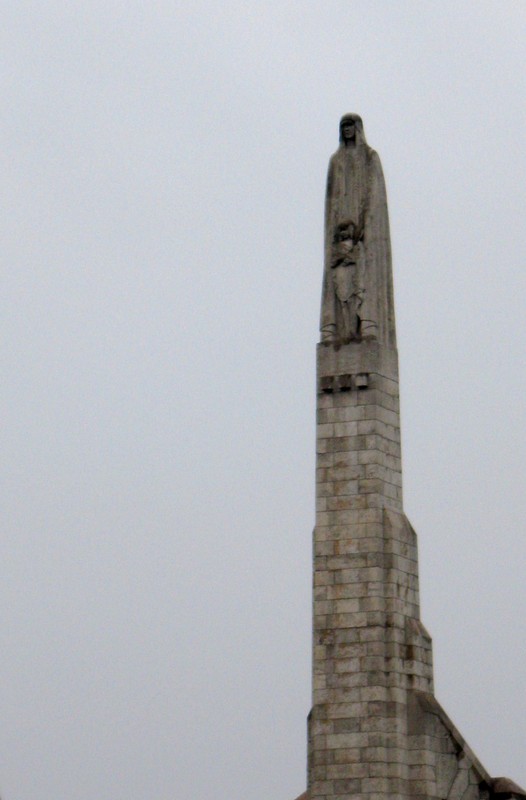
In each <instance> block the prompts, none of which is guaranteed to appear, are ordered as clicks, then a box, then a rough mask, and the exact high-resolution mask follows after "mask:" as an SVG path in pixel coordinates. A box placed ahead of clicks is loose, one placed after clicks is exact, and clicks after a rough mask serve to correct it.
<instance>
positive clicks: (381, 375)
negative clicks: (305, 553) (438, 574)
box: [298, 115, 526, 800]
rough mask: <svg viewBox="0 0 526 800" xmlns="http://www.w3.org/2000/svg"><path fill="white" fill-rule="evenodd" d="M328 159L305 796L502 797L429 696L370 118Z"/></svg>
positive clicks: (510, 790) (504, 791)
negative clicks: (366, 133) (366, 128)
mask: <svg viewBox="0 0 526 800" xmlns="http://www.w3.org/2000/svg"><path fill="white" fill-rule="evenodd" d="M340 131H341V144H340V148H339V150H338V152H337V153H336V154H335V155H334V156H333V158H332V159H331V164H330V168H329V180H328V188H327V204H326V248H325V271H324V288H323V298H322V322H321V330H322V342H321V343H320V344H319V345H318V348H317V383H316V386H317V414H316V420H317V431H316V441H317V445H316V450H317V469H316V527H315V529H314V543H313V547H314V575H313V587H314V588H313V664H312V671H313V690H312V698H313V702H312V710H311V712H310V714H309V722H308V790H307V793H306V794H305V795H302V796H301V797H300V798H298V800H350V798H351V797H352V799H353V800H409V798H413V800H479V798H480V800H497V798H502V800H504V798H511V797H516V798H521V800H526V794H525V793H524V792H523V791H522V790H521V789H520V788H519V787H517V786H516V785H515V784H512V782H511V781H507V780H506V779H498V780H495V781H494V780H492V778H491V777H490V776H489V775H488V774H487V772H486V771H485V769H484V767H483V766H482V765H481V764H480V762H479V761H478V760H477V758H476V756H475V755H474V754H473V752H472V751H471V750H470V748H469V747H468V745H467V744H466V742H465V741H464V740H463V738H462V737H461V736H460V734H459V733H458V731H457V730H456V728H455V727H454V725H453V724H452V722H451V720H450V719H449V718H448V717H447V715H446V714H445V712H444V711H443V709H442V708H441V707H440V705H439V704H438V703H437V701H436V700H435V698H434V695H433V657H432V642H431V637H430V636H429V633H428V632H427V631H426V629H425V627H424V625H423V624H422V622H421V620H420V610H419V592H418V553H417V537H416V534H415V532H414V530H413V528H412V527H411V525H410V524H409V522H408V520H407V518H406V517H405V515H404V513H403V503H402V469H401V450H400V417H399V391H398V355H397V351H396V336H395V326H394V308H393V298H392V283H391V258H390V245H389V229H388V222H387V205H386V200H385V189H384V186H383V177H382V175H381V167H380V162H379V160H378V156H377V155H376V154H375V153H374V151H372V150H371V149H370V148H368V146H367V145H366V144H365V139H364V137H363V127H362V125H361V120H360V118H359V117H357V116H356V115H350V116H349V115H348V116H346V117H345V118H344V119H343V120H342V124H341V128H340Z"/></svg>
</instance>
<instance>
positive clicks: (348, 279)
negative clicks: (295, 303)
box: [320, 114, 396, 347]
mask: <svg viewBox="0 0 526 800" xmlns="http://www.w3.org/2000/svg"><path fill="white" fill-rule="evenodd" d="M320 330H321V338H322V342H324V343H325V344H331V343H332V344H335V345H341V344H347V343H349V342H351V341H356V342H360V341H362V340H364V339H376V340H378V341H379V342H380V343H382V344H385V345H387V346H388V347H396V337H395V325H394V306H393V281H392V271H391V244H390V238H389V219H388V215H387V199H386V193H385V183H384V177H383V173H382V167H381V164H380V159H379V158H378V155H377V153H375V151H374V150H372V149H371V148H370V147H369V146H368V145H367V142H366V141H365V135H364V132H363V123H362V120H361V118H360V117H359V116H358V115H357V114H346V115H345V116H344V117H342V119H341V121H340V146H339V148H338V150H337V151H336V152H335V153H334V155H333V156H332V158H331V160H330V164H329V174H328V176H327V195H326V201H325V268H324V278H323V293H322V305H321V323H320Z"/></svg>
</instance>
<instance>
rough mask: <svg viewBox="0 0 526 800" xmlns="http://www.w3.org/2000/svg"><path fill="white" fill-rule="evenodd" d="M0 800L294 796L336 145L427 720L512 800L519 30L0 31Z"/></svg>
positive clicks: (460, 9) (202, 23) (483, 21)
mask: <svg viewBox="0 0 526 800" xmlns="http://www.w3.org/2000/svg"><path fill="white" fill-rule="evenodd" d="M0 12H1V13H0V18H1V26H0V27H1V34H0V36H1V47H0V51H1V57H0V58H1V74H2V93H3V102H2V112H3V113H2V117H3V126H2V146H1V156H0V157H1V159H2V182H1V185H2V191H1V193H0V195H1V203H2V209H1V215H0V220H1V221H0V234H1V239H2V260H3V268H2V281H1V285H2V289H1V292H0V298H1V299H0V302H1V309H0V327H1V337H2V347H1V382H0V383H1V389H0V397H1V404H2V409H1V415H2V420H3V422H2V432H1V440H0V447H1V452H2V462H3V463H2V471H3V474H2V490H1V491H2V496H1V503H2V509H3V511H2V518H3V522H2V533H1V535H0V607H1V609H2V613H1V614H0V794H1V797H2V800H61V799H62V798H63V800H92V798H94V797H96V798H97V799H98V800H120V799H121V798H122V800H124V799H125V798H126V800H143V798H145V797H147V798H151V800H201V799H203V800H204V798H209V797H214V798H215V800H232V798H247V800H268V799H269V798H273V800H279V799H281V800H292V798H294V797H296V795H298V794H299V793H300V792H301V791H303V789H304V787H305V769H306V716H307V713H308V711H309V705H310V680H311V676H310V599H311V590H310V585H311V532H312V526H313V523H314V409H315V374H314V367H315V343H316V341H317V331H318V315H319V302H320V290H321V278H322V228H323V224H322V217H323V200H324V184H325V175H326V169H327V164H328V159H329V156H330V155H331V153H332V152H333V151H334V150H335V149H336V147H337V143H338V121H339V118H340V116H341V115H342V114H343V113H344V112H347V111H356V112H358V113H360V114H361V115H362V117H363V120H364V126H365V133H366V137H367V140H368V143H369V144H370V145H371V146H372V147H374V148H375V149H376V150H377V151H378V152H379V154H380V157H381V159H382V163H383V167H384V172H385V176H386V182H387V189H388V197H389V208H390V216H391V234H392V244H393V253H394V281H395V302H396V312H397V328H398V344H399V354H400V367H401V404H402V446H403V464H404V492H405V508H406V512H407V514H408V516H409V518H410V520H411V522H412V523H413V525H414V527H415V529H416V531H417V533H418V535H419V548H420V572H421V600H422V619H423V621H424V623H425V624H426V626H427V627H428V629H429V630H430V632H431V634H432V635H433V638H434V648H435V680H436V694H437V697H438V699H439V700H440V702H441V703H442V704H443V705H444V707H445V709H446V711H447V712H448V714H449V715H450V716H451V717H452V718H453V720H454V722H455V724H456V725H457V727H458V728H459V730H460V731H461V733H462V734H463V735H464V736H465V737H466V739H467V740H468V742H469V743H470V745H471V747H472V748H473V749H474V750H475V752H476V753H477V755H478V757H479V758H480V759H481V761H482V762H483V763H484V765H485V766H486V768H487V769H488V771H489V772H490V773H491V774H493V775H495V776H498V775H507V776H509V777H511V778H513V779H514V780H515V781H517V782H518V783H520V784H522V785H523V786H524V785H526V759H525V757H524V746H525V742H526V691H525V678H526V667H525V664H526V644H525V642H526V588H525V587H526V582H525V566H526V530H525V519H526V492H525V481H524V478H525V473H526V470H525V453H526V363H525V345H524V342H525V333H526V317H525V308H526V275H525V254H526V226H525V225H524V209H525V208H526V148H525V135H524V132H525V129H526V104H525V95H526V92H525V84H526V71H525V69H524V60H525V49H526V46H525V44H524V43H525V41H526V4H525V3H524V2H512V1H508V2H502V1H501V2H487V0H471V1H470V2H467V1H466V0H455V2H453V1H452V0H441V2H418V1H417V0H411V1H409V0H405V1H404V0H401V1H400V2H397V3H389V2H375V1H374V0H364V1H363V2H362V0H352V1H349V0H345V1H344V0H341V1H339V0H323V1H321V0H303V2H294V1H293V0H288V1H287V2H285V1H284V0H272V1H269V2H249V3H247V2H246V0H243V2H242V1H241V0H222V2H212V1H211V0H192V2H177V0H173V1H172V2H164V1H163V0H159V1H158V2H151V3H144V2H140V3H139V2H136V1H135V0H128V1H127V2H117V0H104V2H97V1H96V0H84V1H83V2H78V1H77V0H68V1H67V2H66V1H65V0H64V2H53V1H52V0H48V1H47V2H46V0H44V2H42V0H39V1H38V2H26V0H18V2H15V3H9V2H4V3H2V4H1V5H0Z"/></svg>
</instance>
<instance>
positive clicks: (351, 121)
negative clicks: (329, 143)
mask: <svg viewBox="0 0 526 800" xmlns="http://www.w3.org/2000/svg"><path fill="white" fill-rule="evenodd" d="M357 141H362V142H365V135H364V132H363V122H362V118H361V117H360V116H359V115H358V114H344V115H343V117H342V118H341V120H340V143H341V144H356V142H357Z"/></svg>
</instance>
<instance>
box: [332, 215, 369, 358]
mask: <svg viewBox="0 0 526 800" xmlns="http://www.w3.org/2000/svg"><path fill="white" fill-rule="evenodd" d="M363 270H364V251H363V242H362V241H361V240H360V237H359V235H358V234H357V231H356V226H355V224H354V222H352V220H347V221H345V222H340V223H339V225H337V226H336V231H335V234H334V241H333V246H332V252H331V272H332V283H333V286H334V294H335V300H336V302H335V308H334V310H335V323H336V333H337V337H338V340H339V341H340V342H343V343H347V342H350V341H352V340H357V339H358V340H359V339H360V337H361V316H360V314H361V311H360V309H361V305H362V303H363V296H364V289H363Z"/></svg>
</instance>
